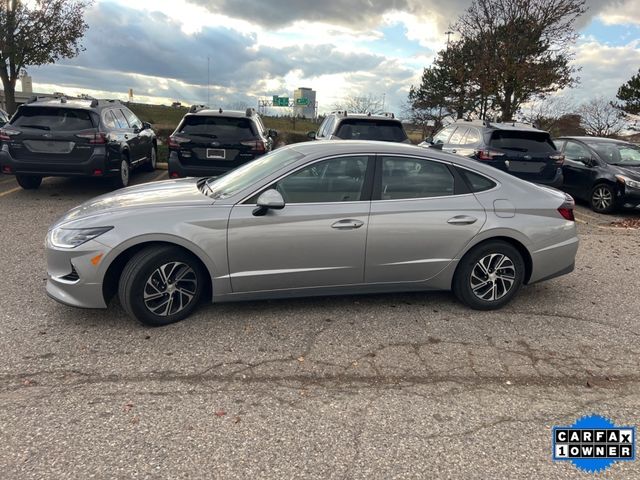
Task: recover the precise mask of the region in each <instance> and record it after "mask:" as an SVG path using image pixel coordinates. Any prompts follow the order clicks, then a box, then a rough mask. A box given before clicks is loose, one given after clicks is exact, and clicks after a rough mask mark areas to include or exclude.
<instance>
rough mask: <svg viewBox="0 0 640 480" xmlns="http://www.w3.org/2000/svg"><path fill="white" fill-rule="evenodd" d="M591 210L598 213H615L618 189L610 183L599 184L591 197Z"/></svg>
mask: <svg viewBox="0 0 640 480" xmlns="http://www.w3.org/2000/svg"><path fill="white" fill-rule="evenodd" d="M589 204H590V205H591V210H593V211H594V212H596V213H613V212H614V211H615V210H616V208H617V204H616V189H615V188H614V187H613V186H612V185H609V184H608V183H599V184H597V185H596V186H594V187H593V188H592V189H591V193H590V195H589Z"/></svg>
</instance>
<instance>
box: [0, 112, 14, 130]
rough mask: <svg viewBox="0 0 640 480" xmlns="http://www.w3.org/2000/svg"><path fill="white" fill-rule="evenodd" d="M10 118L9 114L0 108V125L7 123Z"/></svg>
mask: <svg viewBox="0 0 640 480" xmlns="http://www.w3.org/2000/svg"><path fill="white" fill-rule="evenodd" d="M10 118H11V117H10V116H9V114H8V113H7V112H5V111H4V110H2V109H1V108H0V127H3V126H5V125H6V124H7V123H9V119H10Z"/></svg>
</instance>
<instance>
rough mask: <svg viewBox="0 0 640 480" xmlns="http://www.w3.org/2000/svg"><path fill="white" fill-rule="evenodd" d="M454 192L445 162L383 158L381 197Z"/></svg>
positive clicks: (440, 194)
mask: <svg viewBox="0 0 640 480" xmlns="http://www.w3.org/2000/svg"><path fill="white" fill-rule="evenodd" d="M453 194H454V178H453V175H452V174H451V172H450V171H449V169H448V168H447V166H446V165H444V164H442V163H438V162H432V161H429V160H422V159H417V158H408V157H406V158H405V157H382V190H381V200H400V199H407V198H428V197H442V196H447V195H453Z"/></svg>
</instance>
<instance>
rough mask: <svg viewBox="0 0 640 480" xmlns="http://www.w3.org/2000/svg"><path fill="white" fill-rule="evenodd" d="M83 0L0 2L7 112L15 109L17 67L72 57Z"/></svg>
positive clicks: (0, 71) (0, 63) (0, 72)
mask: <svg viewBox="0 0 640 480" xmlns="http://www.w3.org/2000/svg"><path fill="white" fill-rule="evenodd" d="M89 5H90V1H89V0H87V1H85V0H35V1H31V2H28V5H27V4H26V2H25V3H23V2H22V1H20V0H3V2H2V4H1V5H0V78H1V79H2V85H3V86H4V94H5V102H6V105H7V110H8V111H9V113H13V112H14V111H15V109H16V102H15V90H16V81H17V80H18V76H19V74H20V71H21V70H22V69H23V68H25V67H28V66H30V65H45V64H47V63H54V62H56V61H57V60H59V59H61V58H72V57H75V56H77V55H78V54H79V53H80V52H81V51H82V50H83V48H82V46H81V44H80V41H81V39H82V36H83V35H84V32H85V31H86V29H87V28H88V25H87V24H86V22H85V21H84V12H85V9H86V8H87V7H88V6H89Z"/></svg>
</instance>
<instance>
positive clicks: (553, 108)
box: [518, 97, 576, 133]
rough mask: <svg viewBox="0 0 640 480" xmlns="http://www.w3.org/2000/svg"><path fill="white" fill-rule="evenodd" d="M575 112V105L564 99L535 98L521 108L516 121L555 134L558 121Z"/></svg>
mask: <svg viewBox="0 0 640 480" xmlns="http://www.w3.org/2000/svg"><path fill="white" fill-rule="evenodd" d="M575 111H576V107H575V105H574V104H573V103H572V102H571V101H570V100H568V99H567V98H565V97H537V98H535V99H534V100H532V101H530V102H528V103H527V104H526V105H524V106H523V107H522V109H521V111H520V114H519V116H518V117H519V118H518V120H522V121H523V122H526V123H531V124H532V125H535V126H536V127H537V128H540V129H542V130H547V131H549V132H553V133H557V132H555V130H557V128H558V124H559V123H560V121H561V120H562V119H563V118H565V117H566V116H567V115H570V114H571V113H574V112H575Z"/></svg>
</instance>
